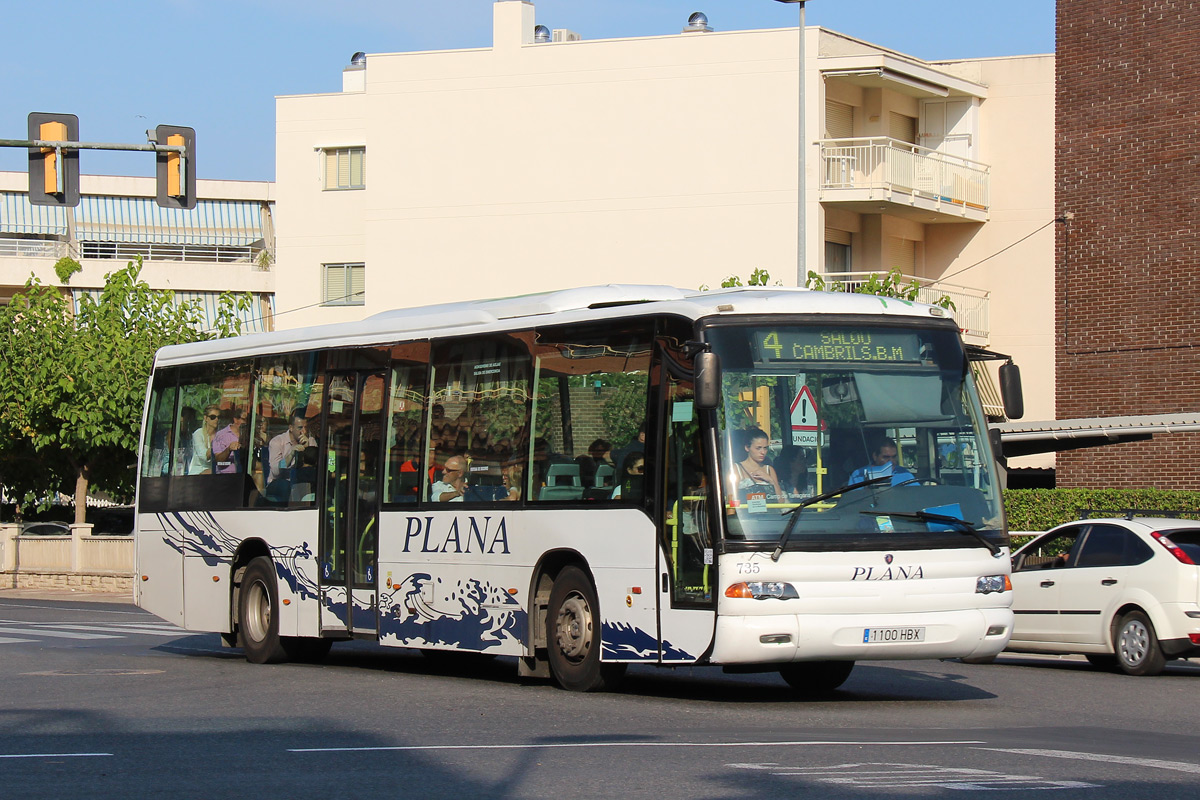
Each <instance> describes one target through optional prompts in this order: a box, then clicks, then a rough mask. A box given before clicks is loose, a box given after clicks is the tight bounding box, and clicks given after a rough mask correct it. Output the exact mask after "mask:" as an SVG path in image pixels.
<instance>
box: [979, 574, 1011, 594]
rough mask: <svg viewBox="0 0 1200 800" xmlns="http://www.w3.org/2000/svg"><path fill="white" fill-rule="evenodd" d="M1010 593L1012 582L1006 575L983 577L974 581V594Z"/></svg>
mask: <svg viewBox="0 0 1200 800" xmlns="http://www.w3.org/2000/svg"><path fill="white" fill-rule="evenodd" d="M1011 591H1012V581H1011V580H1009V577H1008V576H1007V575H984V576H983V577H980V578H976V579H975V594H991V593H992V592H1011Z"/></svg>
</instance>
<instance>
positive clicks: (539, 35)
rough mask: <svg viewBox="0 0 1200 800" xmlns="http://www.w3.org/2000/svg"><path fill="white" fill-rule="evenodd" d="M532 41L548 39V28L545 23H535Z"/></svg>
mask: <svg viewBox="0 0 1200 800" xmlns="http://www.w3.org/2000/svg"><path fill="white" fill-rule="evenodd" d="M533 41H535V42H537V43H538V44H541V43H543V42H548V41H550V29H549V28H547V27H546V26H545V25H535V26H534V28H533Z"/></svg>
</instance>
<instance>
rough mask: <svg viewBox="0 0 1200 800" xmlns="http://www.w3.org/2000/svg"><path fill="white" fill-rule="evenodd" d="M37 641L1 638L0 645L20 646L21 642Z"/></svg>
mask: <svg viewBox="0 0 1200 800" xmlns="http://www.w3.org/2000/svg"><path fill="white" fill-rule="evenodd" d="M33 641H37V640H36V639H13V638H11V637H9V636H0V644H20V643H21V642H33Z"/></svg>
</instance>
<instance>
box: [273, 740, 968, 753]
mask: <svg viewBox="0 0 1200 800" xmlns="http://www.w3.org/2000/svg"><path fill="white" fill-rule="evenodd" d="M966 744H986V742H980V741H946V742H942V741H938V742H926V741H919V742H893V741H879V742H845V741H840V742H834V741H830V742H823V741H809V742H546V743H544V744H446V745H441V744H427V745H426V744H422V745H396V746H392V747H291V748H288V750H287V752H289V753H363V752H375V751H387V750H546V749H555V748H586V747H883V746H895V747H916V746H918V745H966Z"/></svg>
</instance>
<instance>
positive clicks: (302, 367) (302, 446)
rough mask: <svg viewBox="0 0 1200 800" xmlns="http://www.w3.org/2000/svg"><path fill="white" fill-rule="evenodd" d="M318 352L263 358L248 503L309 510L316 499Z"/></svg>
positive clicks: (320, 383) (259, 366) (258, 374)
mask: <svg viewBox="0 0 1200 800" xmlns="http://www.w3.org/2000/svg"><path fill="white" fill-rule="evenodd" d="M318 358H319V356H318V354H316V353H303V354H287V355H279V356H268V357H266V358H260V359H259V360H258V363H257V365H256V370H255V379H254V409H255V416H254V424H253V431H254V433H253V437H252V438H251V440H250V443H249V452H248V453H247V464H248V465H249V472H248V475H249V478H250V481H249V482H248V483H247V484H246V485H247V487H248V489H247V491H248V492H249V496H248V497H247V505H249V506H260V507H261V506H271V507H308V506H311V505H312V504H313V502H314V498H315V497H316V480H317V477H316V476H317V452H318V450H317V448H318V443H319V441H320V434H321V431H320V425H321V391H322V388H323V381H322V380H321V376H320V373H319V372H318V367H317V361H318Z"/></svg>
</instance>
